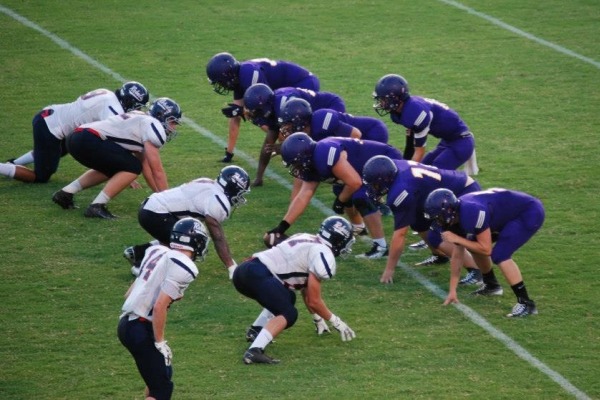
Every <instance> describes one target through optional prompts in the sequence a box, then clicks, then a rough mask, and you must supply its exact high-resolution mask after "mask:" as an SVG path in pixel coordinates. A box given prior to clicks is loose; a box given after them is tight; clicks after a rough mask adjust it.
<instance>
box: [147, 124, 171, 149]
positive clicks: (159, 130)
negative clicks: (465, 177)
mask: <svg viewBox="0 0 600 400" xmlns="http://www.w3.org/2000/svg"><path fill="white" fill-rule="evenodd" d="M141 128H142V132H143V134H142V135H143V136H142V141H143V142H147V141H150V143H152V144H153V145H155V146H156V147H158V148H159V149H160V148H161V147H163V146H164V145H165V143H166V142H167V134H166V133H165V128H164V127H163V126H162V124H161V123H160V122H159V121H158V120H157V119H156V118H153V117H148V118H144V120H143V122H142V127H141Z"/></svg>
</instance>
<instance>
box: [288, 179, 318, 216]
mask: <svg viewBox="0 0 600 400" xmlns="http://www.w3.org/2000/svg"><path fill="white" fill-rule="evenodd" d="M318 187H319V182H312V181H310V182H309V181H302V185H301V186H300V190H299V191H298V194H297V195H296V197H294V199H293V200H292V202H291V203H290V205H289V207H288V211H287V213H286V214H285V216H284V217H283V219H284V220H285V221H287V223H288V224H290V225H292V224H293V223H294V222H296V220H297V219H298V217H300V215H302V213H304V210H306V207H308V204H309V203H310V200H311V199H312V198H313V196H314V195H315V192H316V191H317V188H318Z"/></svg>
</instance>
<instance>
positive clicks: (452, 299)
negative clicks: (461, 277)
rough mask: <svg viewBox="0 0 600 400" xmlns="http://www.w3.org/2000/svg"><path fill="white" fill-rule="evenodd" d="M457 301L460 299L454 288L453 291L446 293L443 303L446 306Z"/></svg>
mask: <svg viewBox="0 0 600 400" xmlns="http://www.w3.org/2000/svg"><path fill="white" fill-rule="evenodd" d="M458 303H460V301H458V295H457V294H456V290H455V291H454V292H452V291H450V292H449V293H448V296H447V297H446V300H444V305H445V306H447V305H448V304H458Z"/></svg>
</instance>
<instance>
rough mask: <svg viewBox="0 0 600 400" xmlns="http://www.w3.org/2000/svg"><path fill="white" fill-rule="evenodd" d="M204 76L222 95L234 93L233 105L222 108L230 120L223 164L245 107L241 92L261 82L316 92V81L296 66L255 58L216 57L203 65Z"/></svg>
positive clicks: (313, 76)
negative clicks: (240, 59) (204, 68)
mask: <svg viewBox="0 0 600 400" xmlns="http://www.w3.org/2000/svg"><path fill="white" fill-rule="evenodd" d="M206 75H207V76H208V81H209V83H210V84H211V85H212V86H213V90H214V91H215V92H216V93H218V94H222V95H226V94H229V93H230V92H233V103H230V104H229V105H228V107H225V108H223V109H222V112H223V114H225V115H226V116H227V117H230V119H229V137H228V140H227V147H226V148H225V157H224V158H223V160H222V161H223V162H231V159H232V158H233V151H234V149H235V144H236V142H237V138H238V136H239V133H240V125H241V117H242V113H243V106H244V100H243V97H244V93H245V92H246V90H247V89H248V88H249V87H250V86H252V85H253V84H255V83H264V84H266V85H268V86H269V87H270V88H271V89H279V88H282V87H299V88H304V89H308V90H313V91H315V92H318V91H319V90H320V87H321V84H320V82H319V78H317V76H315V75H313V73H312V72H310V71H309V70H307V69H306V68H304V67H301V66H300V65H298V64H295V63H292V62H289V61H283V60H277V61H275V60H270V59H268V58H256V59H252V60H247V61H241V62H240V61H238V60H236V59H235V57H234V56H232V55H231V54H229V53H218V54H215V55H214V56H213V57H212V58H211V59H210V60H209V61H208V63H207V64H206Z"/></svg>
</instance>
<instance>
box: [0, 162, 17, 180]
mask: <svg viewBox="0 0 600 400" xmlns="http://www.w3.org/2000/svg"><path fill="white" fill-rule="evenodd" d="M16 170H17V166H16V165H14V164H10V163H0V175H4V176H6V177H8V178H14V177H15V171H16Z"/></svg>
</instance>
